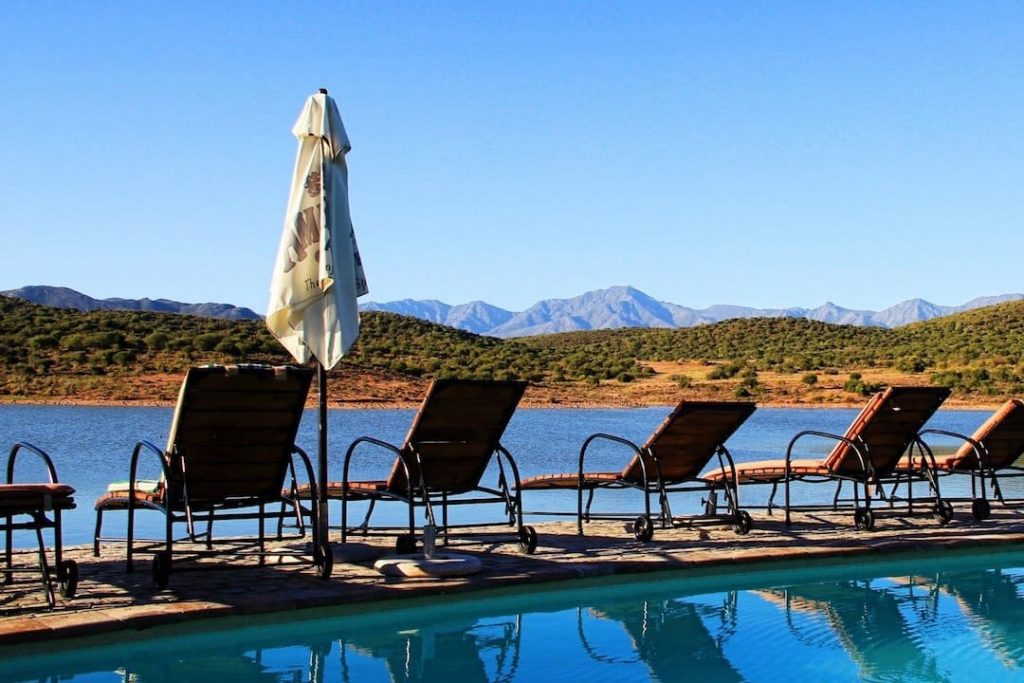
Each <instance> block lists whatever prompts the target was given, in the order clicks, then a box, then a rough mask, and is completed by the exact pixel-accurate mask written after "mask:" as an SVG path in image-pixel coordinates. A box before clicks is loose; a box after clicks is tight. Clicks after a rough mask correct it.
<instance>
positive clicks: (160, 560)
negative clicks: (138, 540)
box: [153, 552, 171, 591]
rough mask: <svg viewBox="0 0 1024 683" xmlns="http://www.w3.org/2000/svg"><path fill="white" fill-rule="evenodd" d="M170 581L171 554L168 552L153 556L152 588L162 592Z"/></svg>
mask: <svg viewBox="0 0 1024 683" xmlns="http://www.w3.org/2000/svg"><path fill="white" fill-rule="evenodd" d="M170 580H171V554H170V553H168V552H162V553H157V554H156V555H153V586H154V587H155V588H156V589H157V590H158V591H162V590H163V589H165V588H167V584H168V583H170Z"/></svg>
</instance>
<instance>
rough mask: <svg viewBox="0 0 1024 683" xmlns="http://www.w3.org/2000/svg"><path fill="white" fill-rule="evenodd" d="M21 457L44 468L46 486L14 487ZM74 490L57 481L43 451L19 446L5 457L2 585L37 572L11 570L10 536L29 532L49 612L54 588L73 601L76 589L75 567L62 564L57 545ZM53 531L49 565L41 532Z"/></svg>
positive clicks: (0, 503) (0, 491) (0, 497)
mask: <svg viewBox="0 0 1024 683" xmlns="http://www.w3.org/2000/svg"><path fill="white" fill-rule="evenodd" d="M21 453H31V454H33V455H35V456H36V457H37V458H38V459H39V460H40V461H41V462H42V466H44V467H45V468H46V471H47V477H48V479H49V481H47V482H46V483H20V484H19V483H15V481H14V479H15V476H14V475H15V470H16V469H17V468H16V464H17V460H18V456H19V455H20V454H21ZM74 493H75V490H74V489H73V488H71V487H70V486H68V485H67V484H61V483H60V482H58V481H57V470H56V469H55V468H54V466H53V460H51V459H50V456H49V455H48V454H47V453H46V452H45V451H43V450H41V449H39V448H36V447H35V446H33V445H32V444H29V443H24V442H19V443H16V444H14V446H13V447H12V448H11V452H10V454H9V455H8V456H7V479H6V483H4V484H0V530H3V531H4V534H5V536H6V551H5V554H4V560H5V563H4V567H3V569H2V570H0V574H3V576H4V583H12V582H13V581H14V575H15V574H16V573H22V572H25V571H29V572H35V571H37V569H36V568H35V567H33V568H22V567H15V566H14V532H15V531H18V530H31V531H34V532H35V535H36V540H37V542H38V544H39V567H38V571H39V572H40V573H41V574H42V577H43V590H44V592H45V594H46V603H47V604H48V605H49V606H50V607H51V608H52V607H53V606H54V605H55V604H56V597H55V591H54V584H55V583H56V584H57V585H58V586H59V588H60V594H61V596H63V597H65V598H73V597H74V596H75V591H76V590H77V587H78V565H77V564H76V563H75V561H74V560H65V559H64V551H63V543H62V541H61V513H62V512H64V511H65V510H72V509H74V507H75V498H74ZM46 529H53V556H54V561H53V564H52V565H51V564H50V562H49V559H48V558H47V556H46V543H45V541H44V538H43V531H44V530H46Z"/></svg>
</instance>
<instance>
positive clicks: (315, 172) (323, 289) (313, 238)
mask: <svg viewBox="0 0 1024 683" xmlns="http://www.w3.org/2000/svg"><path fill="white" fill-rule="evenodd" d="M292 133H293V134H294V135H295V137H297V138H298V139H299V151H298V156H297V157H296V159H295V171H294V173H293V175H292V187H291V194H290V196H289V198H288V211H287V213H286V215H285V219H284V233H283V234H282V236H281V244H280V246H279V247H278V251H277V261H276V264H275V266H274V274H273V277H272V279H271V283H270V305H269V306H268V307H267V327H268V328H269V329H270V332H271V334H273V335H274V336H275V337H277V339H278V340H279V341H280V342H281V344H283V345H284V347H285V348H286V349H288V351H289V352H290V353H291V354H292V356H293V357H294V358H295V360H297V361H298V362H300V363H305V362H306V361H308V360H309V359H310V358H311V357H312V358H315V359H316V360H317V361H319V363H320V364H321V365H322V366H323V367H324V368H327V369H330V368H333V367H334V366H335V365H336V364H337V363H338V361H339V360H341V357H342V356H343V355H344V354H345V353H346V352H347V351H348V350H349V349H350V348H351V347H352V344H354V343H355V341H356V338H357V337H358V336H359V309H358V305H357V302H356V299H357V297H360V296H362V295H364V294H366V293H367V292H368V291H369V290H368V289H367V286H366V276H365V275H364V273H363V265H362V261H361V260H360V258H359V248H358V247H357V246H356V235H355V231H354V230H353V228H352V218H351V216H350V215H349V204H348V166H347V165H346V164H345V155H346V154H347V153H348V152H349V150H350V149H351V148H352V146H351V145H350V144H349V140H348V135H347V134H346V133H345V126H344V124H343V123H342V121H341V114H339V113H338V107H337V105H336V104H335V103H334V100H333V99H332V98H331V97H329V96H328V95H327V92H326V91H324V90H322V91H320V92H319V93H317V94H315V95H311V96H310V97H309V98H308V99H307V100H306V104H305V106H304V107H303V108H302V113H301V114H299V118H298V120H297V121H296V122H295V125H294V126H293V127H292Z"/></svg>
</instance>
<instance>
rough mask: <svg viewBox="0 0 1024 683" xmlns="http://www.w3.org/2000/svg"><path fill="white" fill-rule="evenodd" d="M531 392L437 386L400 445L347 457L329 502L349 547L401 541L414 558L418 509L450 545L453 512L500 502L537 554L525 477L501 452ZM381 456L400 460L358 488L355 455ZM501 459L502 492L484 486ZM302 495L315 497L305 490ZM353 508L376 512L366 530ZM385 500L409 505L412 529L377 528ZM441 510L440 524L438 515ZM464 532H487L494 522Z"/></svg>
mask: <svg viewBox="0 0 1024 683" xmlns="http://www.w3.org/2000/svg"><path fill="white" fill-rule="evenodd" d="M525 390H526V383H525V382H512V381H485V380H455V379H436V380H434V381H433V382H432V383H431V385H430V388H429V389H428V390H427V394H426V396H425V397H424V399H423V403H422V404H421V405H420V408H419V411H418V412H417V413H416V416H415V418H413V422H412V426H411V427H410V428H409V432H408V434H407V435H406V437H405V443H403V444H402V445H401V446H396V445H393V444H390V443H387V442H385V441H381V440H379V439H375V438H373V437H370V436H362V437H360V438H358V439H356V440H355V441H353V442H352V445H351V446H349V448H348V450H347V452H346V453H345V463H344V467H343V470H342V472H343V474H342V481H340V482H333V483H330V484H328V487H327V496H328V498H331V499H334V500H341V538H342V542H345V541H346V540H347V539H348V535H349V534H352V533H359V534H362V535H374V536H378V535H397V539H396V549H397V550H398V552H399V554H409V553H412V552H414V551H415V549H416V508H418V507H422V508H424V510H425V513H426V527H425V528H426V533H428V534H429V533H433V532H434V531H435V530H436V533H439V534H443V540H444V541H445V542H447V541H448V539H449V534H450V530H451V529H453V528H455V526H456V525H453V524H451V523H450V520H449V508H450V507H452V506H456V505H478V504H487V503H498V504H501V505H502V506H503V507H504V510H505V513H506V517H505V519H504V520H503V523H507V524H508V525H509V526H513V527H515V535H516V539H517V540H518V542H519V545H520V548H521V549H522V550H523V552H526V553H532V552H533V551H534V549H535V548H536V547H537V532H536V531H535V530H534V529H533V527H530V526H525V525H524V524H523V506H522V499H521V497H520V494H519V491H518V485H519V470H518V468H517V467H516V463H515V460H514V459H513V458H512V455H511V454H510V453H509V452H508V450H506V449H505V447H504V446H502V445H501V437H502V434H504V432H505V427H506V426H507V425H508V422H509V420H510V419H511V418H512V414H513V413H514V412H515V410H516V406H518V404H519V400H520V399H521V398H522V396H523V392H524V391H525ZM369 447H373V448H369ZM381 449H382V450H384V451H385V452H386V453H387V454H388V455H393V456H394V460H393V463H392V465H391V470H390V472H389V473H388V476H387V477H386V478H385V479H381V480H376V481H351V480H350V479H349V472H350V468H351V465H352V461H353V459H354V458H355V457H356V455H360V456H361V457H362V456H363V454H370V453H372V452H374V451H379V450H381ZM495 458H496V459H497V474H498V482H497V485H496V486H493V487H489V486H485V485H484V484H483V483H482V480H483V477H484V474H485V471H486V470H487V468H488V466H489V465H490V464H491V462H492V460H493V459H495ZM300 495H301V496H302V497H307V496H309V495H310V494H309V491H308V490H307V489H302V490H301V491H300ZM353 501H368V502H369V507H368V509H367V511H366V516H365V518H364V519H363V521H362V523H361V524H359V525H358V526H356V527H349V525H348V516H349V510H348V506H349V503H350V502H353ZM386 501H397V502H401V503H404V504H405V505H407V506H408V520H409V522H408V525H407V526H401V527H385V526H375V527H371V526H370V518H371V515H372V514H373V510H374V507H375V505H376V504H377V503H378V502H386ZM438 507H440V510H441V515H440V519H439V518H438V516H437V515H436V512H435V511H436V508H438ZM457 526H459V527H462V528H467V527H483V526H494V523H473V524H459V525H457ZM431 540H432V539H431ZM428 542H430V541H429V540H428Z"/></svg>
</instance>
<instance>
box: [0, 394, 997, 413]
mask: <svg viewBox="0 0 1024 683" xmlns="http://www.w3.org/2000/svg"><path fill="white" fill-rule="evenodd" d="M680 398H681V399H685V398H687V397H686V396H681V397H680ZM701 398H703V397H696V396H695V397H693V400H700V399H701ZM864 400H865V399H864V398H863V397H856V398H855V399H853V400H850V401H836V402H829V403H822V402H819V401H763V402H762V401H756V400H755V401H752V403H755V404H756V405H757V407H758V408H799V409H822V410H827V409H847V408H861V407H863V405H864ZM175 405H176V402H175V401H165V400H158V399H138V400H135V399H77V398H68V397H61V398H45V397H34V398H24V399H22V398H10V397H3V398H0V407H4V406H54V407H65V408H173V407H174V406H175ZM419 405H420V402H419V401H383V400H377V399H353V400H341V401H338V400H330V401H328V404H327V408H328V409H329V410H410V409H416V408H418V407H419ZM673 405H674V404H672V403H666V402H660V401H653V402H650V403H647V402H638V401H629V400H623V401H593V400H587V399H580V400H557V401H553V400H550V399H548V400H540V399H537V398H533V399H531V398H530V397H529V396H527V397H526V398H524V400H523V401H522V402H521V403H520V404H519V408H520V409H526V410H530V409H541V408H544V409H565V410H629V409H633V408H671V407H672V406H673ZM1000 405H1002V402H1001V401H998V402H993V403H988V402H983V401H979V402H973V401H963V400H958V399H952V400H947V401H946V402H945V403H944V404H943V405H942V408H941V410H996V409H997V408H998V407H999V406H1000ZM316 406H317V404H316V401H309V402H307V404H306V407H307V408H315V407H316Z"/></svg>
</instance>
